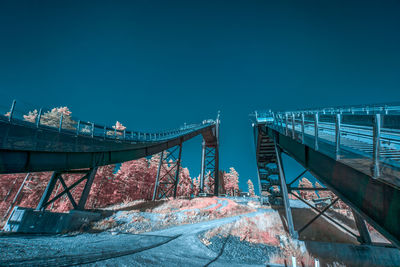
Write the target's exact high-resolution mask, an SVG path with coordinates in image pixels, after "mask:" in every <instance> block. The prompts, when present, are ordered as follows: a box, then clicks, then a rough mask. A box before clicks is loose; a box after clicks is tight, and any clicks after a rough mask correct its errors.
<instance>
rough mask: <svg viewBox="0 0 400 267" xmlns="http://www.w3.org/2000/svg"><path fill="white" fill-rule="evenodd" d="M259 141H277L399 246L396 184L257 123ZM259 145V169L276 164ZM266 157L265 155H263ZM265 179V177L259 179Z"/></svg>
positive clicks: (399, 195) (399, 208)
mask: <svg viewBox="0 0 400 267" xmlns="http://www.w3.org/2000/svg"><path fill="white" fill-rule="evenodd" d="M257 130H258V132H259V136H258V138H257V139H258V141H259V142H262V139H264V140H269V142H270V143H272V142H273V140H275V142H276V144H277V146H278V147H279V148H280V149H282V150H283V151H284V152H285V153H287V154H288V155H290V156H291V157H292V158H294V159H295V160H296V161H297V162H299V163H300V164H301V165H303V167H304V168H306V169H307V170H309V172H310V173H312V174H313V175H314V176H315V177H316V178H317V179H318V180H320V181H321V182H322V183H323V184H324V185H325V186H326V187H328V188H329V189H330V190H331V191H333V192H334V193H335V194H336V195H337V196H338V197H340V198H341V199H342V200H343V201H344V202H345V203H346V204H348V205H349V206H350V207H351V208H352V209H353V210H355V211H356V212H357V213H359V214H360V215H361V216H362V217H363V218H364V219H365V220H366V221H367V222H368V223H370V224H371V225H372V226H373V227H374V228H375V229H377V230H378V231H380V232H381V233H382V234H383V235H384V236H385V237H386V238H388V239H389V240H390V241H391V242H393V243H394V244H395V245H397V246H400V227H399V225H400V192H399V189H398V188H396V187H394V186H393V185H389V184H387V183H385V182H384V181H382V180H377V179H373V178H372V177H371V176H370V175H369V174H367V173H368V172H362V171H360V170H357V169H355V168H353V167H351V166H349V165H346V164H344V163H343V162H341V161H337V160H335V159H333V158H331V157H328V156H327V155H324V154H323V153H321V152H318V151H316V150H314V149H313V148H311V147H309V146H307V145H305V144H302V143H299V142H297V141H295V140H293V139H292V138H290V137H288V136H285V135H283V134H281V133H279V132H278V131H276V130H274V129H271V128H269V127H267V126H266V125H265V124H258V125H257ZM261 147H262V146H260V144H258V145H257V160H258V164H259V167H260V166H265V164H266V163H267V162H268V161H270V162H272V161H274V159H273V157H272V154H271V157H270V158H268V159H263V158H262V157H260V155H263V153H260V148H261ZM264 154H265V153H264ZM260 180H262V177H260Z"/></svg>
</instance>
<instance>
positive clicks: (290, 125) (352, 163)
mask: <svg viewBox="0 0 400 267" xmlns="http://www.w3.org/2000/svg"><path fill="white" fill-rule="evenodd" d="M254 116H255V121H254V123H253V128H254V138H255V144H256V159H257V167H258V177H259V182H260V183H259V184H260V191H262V192H264V194H266V195H269V198H270V200H272V201H274V200H279V202H281V203H282V204H283V206H284V208H285V215H286V216H285V217H286V223H287V226H288V230H289V232H290V234H291V235H292V236H294V237H297V236H298V235H299V234H300V233H301V232H302V231H303V230H304V229H305V228H307V227H308V226H309V225H310V224H311V223H312V222H313V221H315V219H316V218H318V217H319V216H326V214H325V211H326V210H327V209H329V207H330V206H331V205H333V204H334V202H336V201H337V199H335V200H332V203H331V204H329V205H328V206H327V207H325V208H324V209H316V208H315V206H314V205H311V204H310V203H309V202H307V201H305V200H303V199H301V197H300V196H299V194H297V193H296V192H298V191H299V190H313V191H318V190H331V191H332V192H333V193H334V194H335V195H336V196H338V197H339V198H340V199H341V200H342V201H343V202H345V203H346V204H347V205H348V206H349V207H351V209H352V210H353V214H354V218H355V223H356V225H357V228H358V232H359V235H358V236H357V239H358V240H359V241H360V242H361V243H367V244H368V243H371V239H370V236H369V233H368V230H367V228H366V225H365V221H366V222H368V223H369V224H371V225H372V226H373V227H374V228H375V229H377V230H378V231H379V232H380V233H381V234H383V235H384V236H385V237H386V238H387V239H388V240H390V241H391V242H392V243H393V244H394V245H396V246H397V247H400V227H399V225H400V107H399V106H397V105H378V106H370V107H366V106H362V107H341V108H329V109H317V110H302V111H284V112H272V111H268V112H261V113H260V112H255V114H254ZM282 153H285V154H287V155H288V156H290V157H291V158H293V159H295V160H296V161H297V162H298V163H300V164H301V165H302V166H303V167H304V171H302V172H301V173H299V175H298V176H297V177H296V178H295V177H290V178H289V179H288V177H285V172H284V167H283V162H282V156H281V155H282ZM306 172H309V173H311V174H312V175H313V176H314V177H315V178H317V179H318V180H319V181H320V182H321V183H322V184H323V185H324V186H325V188H319V189H318V190H316V189H315V188H298V187H295V186H294V184H295V183H296V181H297V180H298V179H299V178H301V177H302V176H303V175H304V174H305V173H306ZM276 177H277V179H275V178H276ZM292 178H295V179H292ZM289 180H293V181H291V182H290V183H289V182H288V181H289ZM274 189H278V190H274ZM277 191H278V193H277ZM289 194H292V195H293V196H294V197H296V198H298V199H300V200H301V201H303V202H304V203H305V204H307V205H309V206H310V208H312V209H314V210H315V211H316V212H317V215H316V217H315V218H314V219H313V220H311V221H310V222H309V223H308V224H306V225H304V226H303V227H301V228H299V229H296V230H295V228H294V226H293V219H292V214H291V208H290V201H289V198H288V195H289ZM326 217H328V216H326ZM328 219H330V220H331V221H332V222H334V223H335V221H334V220H333V219H332V218H329V217H328ZM338 226H339V227H341V228H342V230H346V228H345V227H343V226H342V225H339V224H338ZM349 233H350V232H349ZM350 234H353V235H354V233H350Z"/></svg>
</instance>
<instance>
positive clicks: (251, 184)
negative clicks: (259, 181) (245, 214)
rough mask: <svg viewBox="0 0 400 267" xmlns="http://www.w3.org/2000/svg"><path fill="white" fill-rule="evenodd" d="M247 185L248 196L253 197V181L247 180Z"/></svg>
mask: <svg viewBox="0 0 400 267" xmlns="http://www.w3.org/2000/svg"><path fill="white" fill-rule="evenodd" d="M247 186H248V188H249V194H250V196H252V197H254V196H255V195H256V194H255V193H254V185H253V182H252V181H251V180H250V179H249V180H248V181H247Z"/></svg>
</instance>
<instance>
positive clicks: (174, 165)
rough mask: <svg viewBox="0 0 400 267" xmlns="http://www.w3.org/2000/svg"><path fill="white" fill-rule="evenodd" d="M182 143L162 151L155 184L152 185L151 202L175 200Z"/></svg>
mask: <svg viewBox="0 0 400 267" xmlns="http://www.w3.org/2000/svg"><path fill="white" fill-rule="evenodd" d="M181 157H182V143H180V144H179V145H178V146H176V147H174V148H172V149H169V150H166V151H162V152H161V153H160V163H159V165H158V170H157V177H156V182H155V185H154V193H153V200H156V199H164V198H165V199H169V198H170V197H173V198H176V191H177V189H178V183H179V172H180V168H181Z"/></svg>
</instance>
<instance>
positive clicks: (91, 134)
mask: <svg viewBox="0 0 400 267" xmlns="http://www.w3.org/2000/svg"><path fill="white" fill-rule="evenodd" d="M219 123H220V120H219V114H218V117H217V119H216V120H205V121H203V122H202V123H198V124H191V125H186V124H185V126H182V127H180V128H178V129H174V130H168V131H160V132H151V133H150V132H140V131H130V130H127V129H125V127H117V126H113V127H108V126H104V125H100V124H97V123H93V122H88V121H83V120H80V119H78V118H74V117H71V116H70V114H69V113H68V112H65V111H62V110H60V111H58V110H56V109H53V110H45V109H31V110H30V111H29V113H26V111H25V110H23V109H22V108H21V109H18V103H17V102H16V101H15V100H14V101H13V103H12V105H11V107H10V110H9V111H8V112H7V111H5V112H3V113H2V114H1V115H0V174H7V173H30V172H41V171H51V172H53V175H52V177H51V178H50V181H49V182H48V184H47V187H46V189H45V192H44V193H43V196H42V198H41V200H40V202H39V204H38V206H37V208H36V210H37V211H44V210H45V209H46V208H47V207H49V205H50V204H51V203H53V202H54V201H56V200H57V199H59V198H60V197H62V196H64V195H67V197H68V199H69V200H70V202H71V204H72V205H73V207H74V209H75V210H84V209H85V204H86V200H87V198H88V196H89V192H90V189H91V186H92V183H93V180H94V177H95V174H96V171H97V168H98V167H99V166H104V165H109V164H115V163H122V162H125V161H130V160H135V159H139V158H142V157H146V156H150V155H154V154H157V153H160V155H161V156H160V164H159V165H160V167H159V170H158V173H157V177H156V184H155V187H154V194H153V199H161V198H170V197H176V191H177V186H178V183H179V171H180V162H181V154H182V153H181V152H182V144H183V143H184V142H185V141H187V140H189V139H191V138H193V137H195V136H198V135H202V137H203V142H202V152H201V153H202V162H201V166H202V169H201V188H200V190H201V192H203V191H204V189H205V188H204V187H205V183H204V180H205V177H207V178H208V179H212V180H213V181H214V194H215V195H218V193H219V189H220V187H219V184H220V183H219V177H218V174H219V172H218V168H219V164H218V162H219V148H218V147H219V142H218V132H219ZM176 152H177V153H176ZM164 164H169V165H171V166H172V168H171V170H169V171H168V172H167V173H166V174H162V171H160V170H161V169H162V166H163V165H164ZM68 173H76V174H82V177H81V178H80V179H78V180H77V181H76V182H75V183H73V184H72V185H71V186H67V185H66V184H65V181H64V179H63V174H68ZM57 183H59V184H61V185H62V187H63V188H64V191H63V192H61V193H59V194H57V192H56V196H55V197H53V198H51V196H52V195H54V194H53V193H54V191H55V187H56V184H57ZM81 183H84V184H85V185H84V189H83V192H82V194H81V196H80V198H79V199H74V198H73V197H72V194H71V193H70V192H71V190H72V189H73V188H74V187H76V186H77V185H79V184H81ZM10 217H12V216H10Z"/></svg>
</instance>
